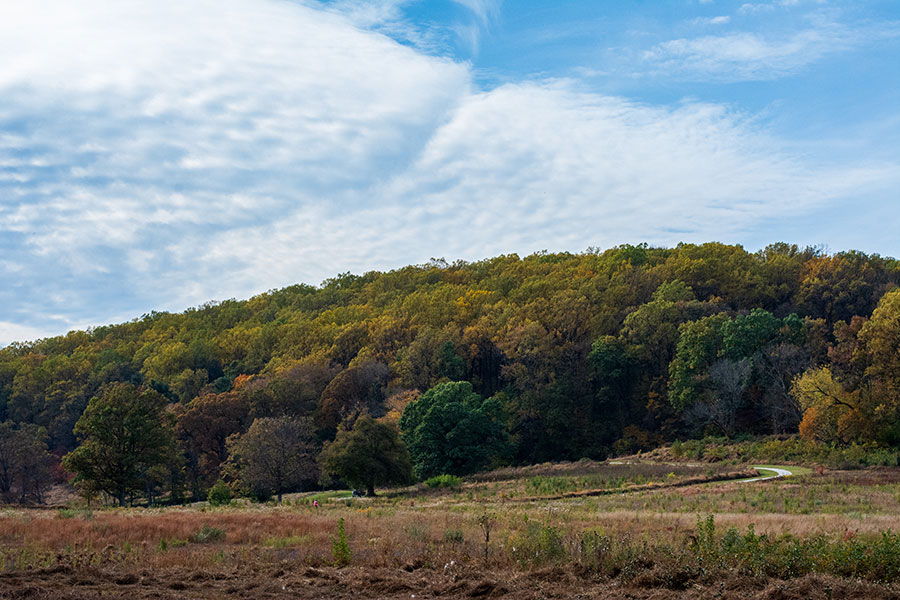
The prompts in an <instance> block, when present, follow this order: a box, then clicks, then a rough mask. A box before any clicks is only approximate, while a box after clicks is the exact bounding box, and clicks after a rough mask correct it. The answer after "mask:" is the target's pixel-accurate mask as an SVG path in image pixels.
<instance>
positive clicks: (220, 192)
mask: <svg viewBox="0 0 900 600" xmlns="http://www.w3.org/2000/svg"><path fill="white" fill-rule="evenodd" d="M898 57H900V5H898V3H897V2H896V1H895V0H890V1H887V0H885V1H875V0H873V1H865V0H863V1H859V2H836V1H833V0H832V1H825V0H772V1H760V2H725V1H722V0H672V1H668V2H660V1H656V2H649V1H647V2H638V1H634V2H624V1H616V2H613V1H596V2H576V1H572V0H568V1H567V0H560V1H556V2H535V1H530V0H517V1H512V0H506V1H505V2H503V1H501V0H435V1H424V0H419V1H416V0H408V1H402V0H329V1H325V0H322V1H317V0H306V1H292V2H288V1H285V0H215V1H213V0H158V1H157V2H153V3H147V2H143V1H138V0H116V1H113V0H83V1H82V2H79V3H77V4H76V3H71V2H68V1H67V0H33V1H30V2H21V3H14V4H12V5H11V6H6V7H4V18H3V20H2V21H0V345H2V344H5V343H8V342H10V341H13V340H24V339H34V338H37V337H42V336H46V335H55V334H59V333H64V332H66V331H68V330H69V329H73V328H84V327H88V326H91V325H100V324H105V323H111V322H120V321H124V320H129V319H131V318H134V317H137V316H140V315H141V314H142V313H145V312H148V311H150V310H183V309H184V308H187V307H189V306H195V305H198V304H200V303H203V302H206V301H209V300H222V299H226V298H232V297H235V298H245V297H248V296H250V295H253V294H256V293H260V292H262V291H265V290H267V289H272V288H277V287H282V286H285V285H290V284H292V283H296V282H307V283H313V284H315V283H318V282H320V281H322V280H323V279H324V278H326V277H329V276H332V275H334V274H337V273H339V272H343V271H353V272H364V271H367V270H371V269H391V268H395V267H399V266H402V265H406V264H410V263H421V262H425V261H427V260H428V259H429V258H431V257H445V258H447V259H448V260H454V259H458V258H462V259H466V260H478V259H480V258H485V257H489V256H493V255H497V254H501V253H510V252H517V253H520V254H528V253H531V252H534V251H538V250H542V249H547V250H551V251H556V250H570V251H580V250H583V249H585V248H587V247H588V246H595V247H601V248H605V247H609V246H612V245H615V244H620V243H626V242H628V243H638V242H642V241H646V242H649V243H651V244H660V245H674V244H676V243H678V242H680V241H687V242H703V241H709V240H718V241H723V242H729V243H740V244H743V245H744V246H745V247H747V248H748V249H750V250H756V249H758V248H761V247H763V246H765V245H766V244H768V243H771V242H774V241H790V242H795V243H798V244H823V245H826V246H827V247H828V248H830V249H832V250H843V249H850V248H854V249H860V250H864V251H867V252H877V253H880V254H883V255H892V256H897V255H900V236H898V235H897V233H896V232H897V231H898V230H900V210H898V209H900V198H898V192H897V190H898V189H900V60H898Z"/></svg>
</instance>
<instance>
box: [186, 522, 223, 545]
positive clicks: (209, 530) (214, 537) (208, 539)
mask: <svg viewBox="0 0 900 600" xmlns="http://www.w3.org/2000/svg"><path fill="white" fill-rule="evenodd" d="M191 541H192V542H194V543H196V544H213V543H216V542H224V541H225V530H224V529H219V528H218V527H210V526H209V525H204V526H203V529H201V530H200V531H198V532H197V533H195V534H194V537H192V538H191Z"/></svg>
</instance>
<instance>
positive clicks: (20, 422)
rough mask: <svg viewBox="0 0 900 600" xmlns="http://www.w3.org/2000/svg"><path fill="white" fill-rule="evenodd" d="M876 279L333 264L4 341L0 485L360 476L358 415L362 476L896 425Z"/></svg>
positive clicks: (728, 262) (639, 263) (804, 266)
mask: <svg viewBox="0 0 900 600" xmlns="http://www.w3.org/2000/svg"><path fill="white" fill-rule="evenodd" d="M898 282H900V263H898V261H897V260H895V259H891V258H883V257H881V256H878V255H867V254H864V253H860V252H854V251H850V252H839V253H835V254H828V253H825V252H823V251H821V250H819V249H816V248H799V247H797V246H795V245H789V244H774V245H771V246H768V247H766V248H765V249H763V250H761V251H759V252H754V253H751V252H747V251H746V250H744V249H743V248H742V247H740V246H732V245H724V244H719V243H708V244H702V245H693V244H682V245H679V246H677V247H675V248H655V247H649V246H647V245H643V244H642V245H624V246H618V247H615V248H611V249H609V250H605V251H600V250H593V249H591V250H589V251H587V252H584V253H579V254H570V253H555V254H551V253H537V254H534V255H531V256H527V257H524V258H520V257H518V256H516V255H507V256H499V257H496V258H492V259H488V260H484V261H479V262H474V263H466V262H455V263H447V262H445V261H443V260H432V261H430V262H429V263H427V264H424V265H415V266H409V267H405V268H402V269H398V270H395V271H390V272H386V273H382V272H370V273H366V274H364V275H351V274H342V275H339V276H337V277H335V278H332V279H328V280H326V281H325V282H323V284H322V285H320V286H318V287H314V286H308V285H296V286H291V287H288V288H284V289H280V290H273V291H270V292H268V293H265V294H261V295H259V296H256V297H253V298H251V299H249V300H246V301H237V300H228V301H225V302H221V303H209V304H206V305H203V306H201V307H198V308H194V309H189V310H187V311H185V312H183V313H156V312H154V313H151V314H148V315H144V316H143V317H141V318H139V319H136V320H134V321H131V322H129V323H123V324H119V325H110V326H104V327H97V328H94V329H90V330H88V331H76V332H71V333H69V334H68V335H65V336H59V337H55V338H48V339H43V340H37V341H33V342H27V343H16V344H12V345H11V346H9V347H7V348H4V349H2V350H0V424H2V425H0V494H2V495H3V497H4V499H7V500H16V501H21V500H26V499H31V500H39V499H40V497H41V494H42V490H43V488H42V486H41V484H36V483H34V482H33V481H32V482H30V483H29V482H28V481H26V479H27V478H23V476H22V475H21V473H23V472H26V471H27V472H36V473H44V474H45V476H44V477H43V478H41V477H39V478H38V479H42V480H43V479H47V478H48V477H50V476H51V475H52V476H55V477H57V478H63V477H66V473H67V472H68V473H70V475H69V477H71V473H77V474H78V478H77V480H76V483H77V484H78V485H79V486H81V487H82V489H83V491H84V492H85V493H88V494H90V493H92V492H97V491H104V492H105V493H107V494H108V495H110V496H111V497H113V498H115V499H117V500H118V501H120V502H121V501H127V498H129V497H134V496H135V495H140V497H142V498H145V499H148V500H152V499H154V498H156V497H158V496H159V495H160V494H168V495H169V496H172V495H174V496H176V497H177V496H182V497H185V498H189V497H193V498H202V497H204V495H205V493H206V491H207V490H208V489H209V488H210V487H211V486H212V485H213V484H215V482H216V481H218V480H219V479H222V478H224V479H226V480H227V481H229V482H232V484H233V485H234V486H237V487H240V486H243V489H244V491H248V490H249V491H252V492H253V493H256V494H259V495H263V494H264V492H266V490H267V491H268V493H269V494H272V493H279V491H286V490H292V489H303V488H306V487H312V486H315V485H318V484H319V483H321V482H322V481H323V480H325V479H327V477H329V476H337V477H342V476H343V477H342V478H343V480H345V481H351V480H353V481H354V484H359V485H360V486H362V487H364V488H369V487H370V483H371V484H372V485H375V484H376V483H375V482H370V481H362V480H359V479H357V478H355V477H354V476H353V475H352V474H350V473H351V471H352V470H353V469H352V468H351V467H350V466H349V465H350V463H353V462H354V460H355V461H359V460H361V458H360V457H361V456H362V455H364V454H365V453H364V452H362V451H355V452H349V456H350V457H351V459H352V460H351V459H347V457H346V456H344V457H343V458H342V459H340V460H339V459H338V458H336V457H335V456H337V455H338V454H339V453H338V452H337V450H338V449H343V448H351V447H353V446H352V444H351V443H350V441H348V440H351V439H352V438H353V435H354V432H356V431H357V430H362V429H364V428H365V427H370V428H371V427H375V428H376V429H375V430H370V431H368V433H367V434H366V435H361V434H360V435H358V436H357V437H359V438H361V439H364V440H372V441H373V443H374V441H375V440H378V439H381V440H382V442H384V446H383V450H381V451H380V454H383V455H386V456H390V457H391V460H389V461H387V462H386V463H385V464H384V465H383V468H384V469H385V472H386V473H387V472H391V475H390V477H388V476H387V475H384V476H383V477H382V479H381V480H379V482H378V483H377V484H378V485H381V483H380V481H382V480H383V481H385V482H387V481H398V482H399V481H402V480H406V479H408V477H409V476H410V472H411V473H412V476H414V477H418V478H427V477H430V476H433V475H439V474H442V473H453V474H465V473H470V472H473V471H476V470H480V469H484V468H489V467H491V466H494V465H499V464H527V463H535V462H544V461H551V460H575V459H578V458H582V457H590V458H603V457H606V456H608V455H609V454H612V453H627V452H634V451H637V450H646V449H651V448H653V447H656V446H658V445H660V444H663V443H666V442H670V441H673V440H675V439H686V438H689V437H696V436H703V435H706V434H708V433H716V434H719V435H724V436H730V437H733V436H738V435H744V434H749V435H765V434H773V433H776V434H792V433H798V432H799V434H800V435H803V436H805V437H808V438H810V439H815V440H819V441H823V442H828V443H840V444H846V443H854V442H859V443H871V444H881V445H898V444H900V414H898V409H900V394H898V392H900V364H898V363H900V359H898V355H900V353H898V349H900V291H898V290H897V284H898ZM138 400H140V401H138ZM129 403H132V404H135V403H136V404H141V405H145V406H144V408H143V409H141V410H143V411H144V412H143V413H141V415H133V416H132V417H131V418H133V419H136V420H137V422H139V423H142V424H145V425H146V426H147V427H148V429H147V431H146V432H145V433H146V439H149V440H156V441H161V442H163V443H161V444H159V446H158V447H156V449H154V450H152V451H148V452H149V455H148V456H149V458H143V459H140V460H135V461H133V464H129V465H127V468H126V467H125V466H122V470H124V471H127V472H128V473H130V474H129V475H128V480H129V481H130V483H129V484H128V485H126V486H125V487H124V488H123V487H122V486H121V485H120V486H119V487H111V486H108V485H107V486H106V487H108V488H109V489H102V490H101V489H92V486H93V487H94V488H97V481H98V480H99V479H100V478H101V475H100V474H99V473H97V472H93V471H92V470H91V469H95V470H96V469H97V468H98V467H97V461H98V458H97V457H98V456H101V455H108V448H109V444H113V443H115V442H113V441H111V440H106V441H104V440H103V439H102V434H108V433H109V432H110V430H111V428H110V427H109V426H107V425H104V424H103V419H105V418H113V417H114V415H113V414H112V413H114V412H115V408H116V407H120V406H123V405H128V404H129ZM151 415H152V416H151ZM122 418H124V417H122ZM145 421H146V423H144V422H145ZM134 423H135V422H134V421H126V422H123V424H122V425H121V428H122V429H121V430H122V431H135V432H139V431H141V427H138V426H136V425H135V424H134ZM142 426H143V425H142ZM267 428H268V429H267ZM279 428H282V429H279ZM385 428H386V429H385ZM376 430H377V431H380V432H381V434H378V435H376ZM263 432H266V433H263ZM282 434H283V436H284V439H290V440H291V443H290V446H291V447H292V448H295V449H296V452H297V453H296V456H295V458H296V461H295V463H297V464H301V465H303V466H302V468H298V469H296V474H295V473H293V471H292V472H288V473H285V474H282V475H280V476H279V477H274V476H271V475H263V474H260V472H258V471H257V475H256V476H255V477H251V476H250V473H251V472H252V471H253V470H254V469H255V468H256V467H255V466H253V465H256V466H258V464H259V463H260V460H262V459H260V458H259V457H260V456H261V454H260V452H261V451H262V450H261V449H260V448H258V447H255V446H254V443H252V440H253V439H254V438H258V439H259V440H261V441H264V442H266V443H274V442H275V441H277V440H278V439H281V438H280V437H279V436H281V435H282ZM382 434H383V436H387V437H383V438H382V437H379V435H382ZM395 437H396V444H395V445H396V448H395V447H394V446H393V445H392V444H394V438H395ZM388 439H390V440H391V443H390V444H389V443H387V441H385V440H388ZM131 443H133V444H134V447H135V448H136V447H138V446H140V441H139V440H133V441H132V442H131ZM257 446H258V444H257ZM25 447H31V448H32V449H35V448H40V449H41V452H40V453H35V452H25V451H23V450H22V448H25ZM323 451H324V453H323ZM329 452H330V454H329ZM104 453H106V454H104ZM154 453H155V454H154ZM404 453H407V454H404ZM25 455H28V456H39V457H40V461H42V462H41V464H42V465H44V466H43V467H41V468H40V469H37V468H30V467H29V468H27V469H26V468H25V467H24V466H22V465H21V464H20V463H21V461H22V460H23V459H21V458H20V459H16V458H15V457H16V456H19V457H22V456H25ZM150 455H152V456H150ZM332 455H334V456H332ZM406 455H408V459H406V458H404V456H406ZM6 457H12V458H9V459H7V458H6ZM63 457H66V459H65V461H63V464H64V466H65V467H66V469H59V468H58V465H59V463H60V461H61V459H62V458H63ZM250 457H256V459H255V460H251V459H250ZM353 457H355V458H353ZM326 459H328V460H326ZM407 460H408V463H409V464H408V466H409V469H407V468H406V466H405V465H406V461H407ZM17 461H18V462H17ZM341 461H343V462H341ZM338 465H342V466H340V468H339V467H338ZM358 466H359V465H357V467H358ZM325 467H327V468H325ZM395 467H396V469H395ZM392 469H394V470H393V471H392ZM372 471H378V468H376V467H375V466H372V465H370V466H369V467H368V468H366V469H362V470H361V472H372ZM273 477H274V479H279V478H280V479H281V480H282V481H283V483H282V484H277V483H273V481H274V479H273ZM253 481H256V482H257V484H253ZM259 482H262V483H259ZM254 485H256V487H258V488H260V489H257V490H255V491H254V490H252V489H251V488H253V487H254ZM38 488H41V489H38ZM123 489H124V491H123ZM111 490H112V491H111ZM123 494H124V495H123ZM123 498H124V500H123Z"/></svg>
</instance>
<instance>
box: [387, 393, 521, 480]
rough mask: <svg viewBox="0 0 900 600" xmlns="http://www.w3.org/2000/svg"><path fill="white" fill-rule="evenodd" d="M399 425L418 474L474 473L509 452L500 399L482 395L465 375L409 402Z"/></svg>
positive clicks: (424, 475) (423, 477)
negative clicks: (459, 379)
mask: <svg viewBox="0 0 900 600" xmlns="http://www.w3.org/2000/svg"><path fill="white" fill-rule="evenodd" d="M400 431H401V433H402V436H403V440H404V441H405V442H406V444H407V446H408V447H409V453H410V456H411V457H412V460H413V470H414V471H415V474H416V476H417V477H419V478H420V479H427V478H428V477H433V476H435V475H441V474H443V473H447V474H450V475H466V474H469V473H474V472H476V471H479V470H481V469H484V468H486V467H488V466H490V465H491V464H493V463H496V462H499V461H501V460H503V459H504V458H505V457H506V456H507V455H508V454H509V452H510V446H509V441H508V436H507V433H506V430H505V428H504V427H503V424H502V407H501V406H500V403H499V402H498V401H497V400H495V399H493V398H489V399H487V400H485V399H483V398H482V397H481V396H479V395H478V394H476V393H475V392H473V391H472V384H470V383H469V382H467V381H457V382H450V383H441V384H438V385H436V386H435V387H433V388H431V389H430V390H428V391H427V392H425V393H424V394H422V395H421V396H420V397H419V398H418V399H417V400H415V401H414V402H410V403H409V404H408V405H407V406H406V408H405V409H404V411H403V416H402V417H400Z"/></svg>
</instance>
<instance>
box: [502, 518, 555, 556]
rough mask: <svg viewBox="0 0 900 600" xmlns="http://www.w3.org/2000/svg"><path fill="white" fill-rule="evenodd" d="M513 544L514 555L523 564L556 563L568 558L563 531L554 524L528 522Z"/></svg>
mask: <svg viewBox="0 0 900 600" xmlns="http://www.w3.org/2000/svg"><path fill="white" fill-rule="evenodd" d="M512 545H513V548H514V550H513V552H514V556H515V557H516V559H517V560H518V561H519V563H520V564H522V565H523V566H525V565H543V564H548V563H553V564H555V563H559V562H561V561H563V560H565V559H566V547H565V545H564V544H563V536H562V532H561V531H560V530H559V528H557V527H554V526H552V525H541V524H540V523H536V522H533V521H532V522H528V523H526V524H525V529H524V530H523V531H521V532H520V533H519V535H517V536H516V537H515V538H514V539H513V543H512Z"/></svg>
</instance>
